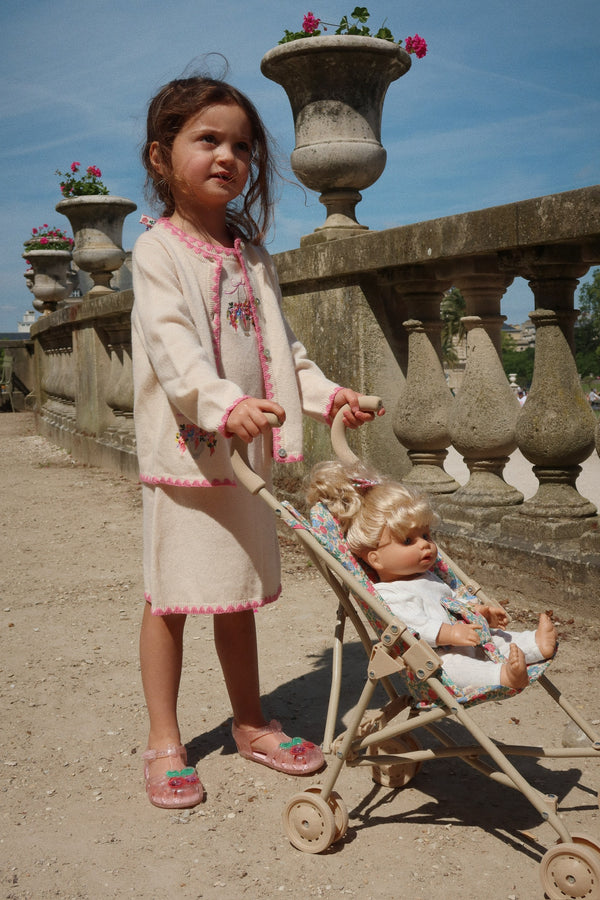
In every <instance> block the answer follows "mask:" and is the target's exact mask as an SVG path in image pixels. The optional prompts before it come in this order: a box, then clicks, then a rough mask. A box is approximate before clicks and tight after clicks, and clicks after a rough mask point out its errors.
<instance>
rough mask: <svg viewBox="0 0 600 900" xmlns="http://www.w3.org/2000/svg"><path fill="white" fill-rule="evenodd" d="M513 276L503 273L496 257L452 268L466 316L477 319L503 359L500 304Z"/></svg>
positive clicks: (479, 258)
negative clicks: (463, 301) (464, 305)
mask: <svg viewBox="0 0 600 900" xmlns="http://www.w3.org/2000/svg"><path fill="white" fill-rule="evenodd" d="M512 281H513V276H512V275H511V274H509V273H507V272H503V271H500V268H499V265H498V260H497V259H496V258H495V257H487V256H486V257H476V256H475V257H472V258H471V259H468V260H463V261H461V262H460V263H458V264H454V266H453V283H454V284H456V286H457V287H458V288H459V290H460V292H461V294H462V295H463V297H464V298H465V304H466V314H467V316H478V317H479V318H480V319H481V324H482V326H483V328H484V329H485V330H486V331H487V333H488V335H489V337H490V340H491V341H492V344H493V345H494V347H495V349H496V353H497V354H498V357H499V358H500V359H501V358H502V324H503V323H504V321H505V318H506V317H505V316H502V315H501V314H500V304H501V301H502V297H503V296H504V294H505V292H506V289H507V288H508V287H509V285H510V284H511V283H512Z"/></svg>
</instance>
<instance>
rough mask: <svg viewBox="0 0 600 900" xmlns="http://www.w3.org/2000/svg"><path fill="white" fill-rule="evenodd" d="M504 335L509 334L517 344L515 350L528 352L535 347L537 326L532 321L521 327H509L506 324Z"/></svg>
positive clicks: (529, 320) (503, 327)
mask: <svg viewBox="0 0 600 900" xmlns="http://www.w3.org/2000/svg"><path fill="white" fill-rule="evenodd" d="M502 334H507V335H509V337H511V338H512V339H513V341H514V342H515V350H518V351H522V350H527V349H528V347H535V326H534V324H533V322H532V321H531V319H527V321H526V322H523V323H522V324H521V325H509V324H508V322H505V323H504V325H503V326H502Z"/></svg>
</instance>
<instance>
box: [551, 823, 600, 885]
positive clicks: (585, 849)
mask: <svg viewBox="0 0 600 900" xmlns="http://www.w3.org/2000/svg"><path fill="white" fill-rule="evenodd" d="M572 838H573V840H572V841H570V842H569V843H560V844H556V845H555V846H554V847H551V848H550V850H547V851H546V853H545V854H544V856H543V857H542V861H541V863H540V866H541V868H540V879H541V882H542V887H543V889H544V891H545V893H546V894H547V896H548V898H549V900H600V849H599V848H598V845H597V844H596V843H595V842H594V841H592V840H589V839H587V838H583V837H579V836H575V835H572Z"/></svg>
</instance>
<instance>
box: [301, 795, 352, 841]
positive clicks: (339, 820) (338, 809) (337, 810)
mask: <svg viewBox="0 0 600 900" xmlns="http://www.w3.org/2000/svg"><path fill="white" fill-rule="evenodd" d="M322 790H323V788H322V787H321V785H320V784H314V785H311V787H309V788H306V793H308V794H317V795H318V796H320V795H321V792H322ZM326 802H327V804H328V805H329V807H330V809H331V811H332V813H333V817H334V819H335V836H334V838H333V841H332V844H335V842H336V841H339V840H341V839H342V838H343V837H344V835H345V834H346V831H347V830H348V822H349V816H348V807H347V806H346V804H345V803H344V801H343V800H342V798H341V797H340V795H339V794H338V792H337V791H332V792H331V794H330V795H329V797H328V799H327V801H326Z"/></svg>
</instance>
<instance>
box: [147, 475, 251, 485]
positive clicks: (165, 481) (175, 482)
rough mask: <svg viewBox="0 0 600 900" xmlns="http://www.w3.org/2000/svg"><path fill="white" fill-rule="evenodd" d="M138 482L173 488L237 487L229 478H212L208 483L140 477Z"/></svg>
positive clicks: (163, 476) (158, 477)
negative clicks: (167, 485)
mask: <svg viewBox="0 0 600 900" xmlns="http://www.w3.org/2000/svg"><path fill="white" fill-rule="evenodd" d="M140 481H143V482H144V484H170V485H172V486H173V487H237V483H236V482H235V481H231V480H230V479H229V478H224V479H222V480H221V479H219V478H213V480H212V481H208V479H206V478H202V479H200V478H193V479H190V478H172V477H170V476H169V477H167V476H166V475H140Z"/></svg>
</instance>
